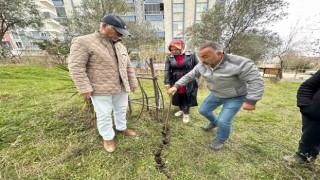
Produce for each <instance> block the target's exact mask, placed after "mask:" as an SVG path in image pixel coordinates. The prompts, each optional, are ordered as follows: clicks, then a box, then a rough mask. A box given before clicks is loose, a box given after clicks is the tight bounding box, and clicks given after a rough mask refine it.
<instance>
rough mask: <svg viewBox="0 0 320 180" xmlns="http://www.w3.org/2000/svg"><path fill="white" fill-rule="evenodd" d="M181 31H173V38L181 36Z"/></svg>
mask: <svg viewBox="0 0 320 180" xmlns="http://www.w3.org/2000/svg"><path fill="white" fill-rule="evenodd" d="M182 37H183V31H173V38H182Z"/></svg>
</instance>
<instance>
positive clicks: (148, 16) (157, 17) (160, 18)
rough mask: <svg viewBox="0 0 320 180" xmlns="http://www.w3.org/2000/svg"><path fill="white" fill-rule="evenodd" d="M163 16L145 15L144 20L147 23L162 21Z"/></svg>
mask: <svg viewBox="0 0 320 180" xmlns="http://www.w3.org/2000/svg"><path fill="white" fill-rule="evenodd" d="M163 19H164V17H163V15H145V20H148V21H163Z"/></svg>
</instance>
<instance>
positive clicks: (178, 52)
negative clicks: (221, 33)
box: [164, 40, 199, 123]
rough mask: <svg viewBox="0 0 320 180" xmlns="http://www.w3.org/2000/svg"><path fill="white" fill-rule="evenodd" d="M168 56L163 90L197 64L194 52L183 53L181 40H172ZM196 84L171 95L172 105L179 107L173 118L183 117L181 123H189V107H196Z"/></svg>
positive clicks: (192, 83)
mask: <svg viewBox="0 0 320 180" xmlns="http://www.w3.org/2000/svg"><path fill="white" fill-rule="evenodd" d="M168 49H169V51H170V53H171V54H170V55H168V56H167V59H166V64H165V78H164V84H165V88H166V89H167V90H168V89H169V88H170V87H172V86H173V85H174V83H175V82H177V81H178V80H179V79H180V78H181V77H183V76H184V75H185V74H187V73H188V72H190V71H191V70H192V69H193V68H194V67H195V66H196V65H197V64H198V62H199V61H198V59H197V56H196V54H195V53H194V52H190V51H185V44H184V42H183V41H181V40H173V41H171V43H170V44H169V46H168ZM197 92H198V83H197V81H192V82H190V83H189V84H187V85H186V86H182V87H180V88H179V90H178V91H177V93H176V94H174V95H173V98H172V104H173V105H174V106H179V111H178V112H176V113H175V116H177V117H179V116H181V115H183V122H184V123H187V122H189V111H190V107H191V106H198V103H197Z"/></svg>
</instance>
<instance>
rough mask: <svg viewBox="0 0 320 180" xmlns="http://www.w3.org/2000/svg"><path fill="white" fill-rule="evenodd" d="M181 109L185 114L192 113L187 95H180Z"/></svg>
mask: <svg viewBox="0 0 320 180" xmlns="http://www.w3.org/2000/svg"><path fill="white" fill-rule="evenodd" d="M179 109H180V110H181V111H183V113H184V114H189V112H190V102H189V101H188V98H187V94H186V93H183V94H179Z"/></svg>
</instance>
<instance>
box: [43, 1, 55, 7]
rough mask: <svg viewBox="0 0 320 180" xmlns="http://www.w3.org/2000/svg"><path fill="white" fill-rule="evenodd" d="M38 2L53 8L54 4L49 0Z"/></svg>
mask: <svg viewBox="0 0 320 180" xmlns="http://www.w3.org/2000/svg"><path fill="white" fill-rule="evenodd" d="M40 3H42V4H43V5H45V6H46V7H49V8H52V7H53V8H54V4H53V2H52V1H51V0H40Z"/></svg>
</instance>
